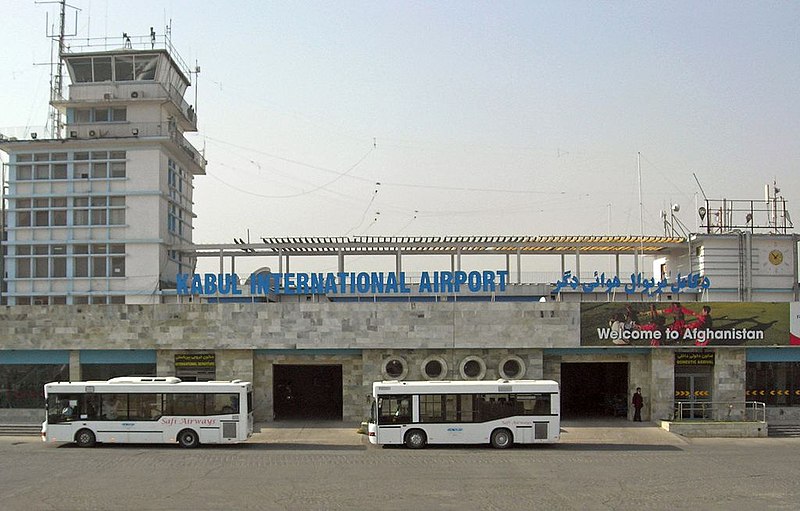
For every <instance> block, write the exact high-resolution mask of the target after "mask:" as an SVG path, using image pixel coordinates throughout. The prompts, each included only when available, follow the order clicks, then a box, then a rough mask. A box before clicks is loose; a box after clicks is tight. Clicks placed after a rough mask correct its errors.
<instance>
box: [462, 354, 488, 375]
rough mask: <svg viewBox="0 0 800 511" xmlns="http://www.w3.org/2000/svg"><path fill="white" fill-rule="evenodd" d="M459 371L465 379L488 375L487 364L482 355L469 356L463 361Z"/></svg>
mask: <svg viewBox="0 0 800 511" xmlns="http://www.w3.org/2000/svg"><path fill="white" fill-rule="evenodd" d="M459 372H460V373H461V377H462V378H464V379H465V380H481V379H483V377H484V376H485V375H486V364H485V363H484V362H483V360H482V359H481V358H480V357H467V358H465V359H464V360H462V361H461V367H459Z"/></svg>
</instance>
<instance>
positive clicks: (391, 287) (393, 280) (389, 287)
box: [386, 271, 397, 293]
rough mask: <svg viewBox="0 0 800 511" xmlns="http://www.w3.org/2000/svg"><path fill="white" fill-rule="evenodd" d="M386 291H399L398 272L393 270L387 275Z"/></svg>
mask: <svg viewBox="0 0 800 511" xmlns="http://www.w3.org/2000/svg"><path fill="white" fill-rule="evenodd" d="M386 292H387V293H397V274H396V273H395V272H393V271H390V272H389V274H388V275H386Z"/></svg>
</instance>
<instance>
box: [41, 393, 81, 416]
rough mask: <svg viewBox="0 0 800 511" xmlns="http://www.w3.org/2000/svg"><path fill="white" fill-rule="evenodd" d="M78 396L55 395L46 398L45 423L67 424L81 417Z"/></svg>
mask: <svg viewBox="0 0 800 511" xmlns="http://www.w3.org/2000/svg"><path fill="white" fill-rule="evenodd" d="M80 397H81V396H80V395H77V394H76V395H72V394H56V395H51V396H48V398H47V421H48V422H52V423H59V422H69V421H72V420H76V419H78V418H79V417H80V415H81V413H82V412H81V410H82V408H81V403H80Z"/></svg>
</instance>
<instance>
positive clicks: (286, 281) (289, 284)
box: [283, 273, 297, 295]
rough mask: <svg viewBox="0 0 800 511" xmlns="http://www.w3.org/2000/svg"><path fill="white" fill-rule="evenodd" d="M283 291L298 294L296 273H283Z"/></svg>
mask: <svg viewBox="0 0 800 511" xmlns="http://www.w3.org/2000/svg"><path fill="white" fill-rule="evenodd" d="M283 292H284V293H286V294H287V295H293V294H297V289H295V287H294V273H284V274H283Z"/></svg>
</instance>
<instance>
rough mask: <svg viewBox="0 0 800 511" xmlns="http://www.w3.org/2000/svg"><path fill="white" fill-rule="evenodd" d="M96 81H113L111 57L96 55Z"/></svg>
mask: <svg viewBox="0 0 800 511" xmlns="http://www.w3.org/2000/svg"><path fill="white" fill-rule="evenodd" d="M93 60H94V66H93V67H94V81H95V82H110V81H111V57H95V58H94V59H93Z"/></svg>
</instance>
